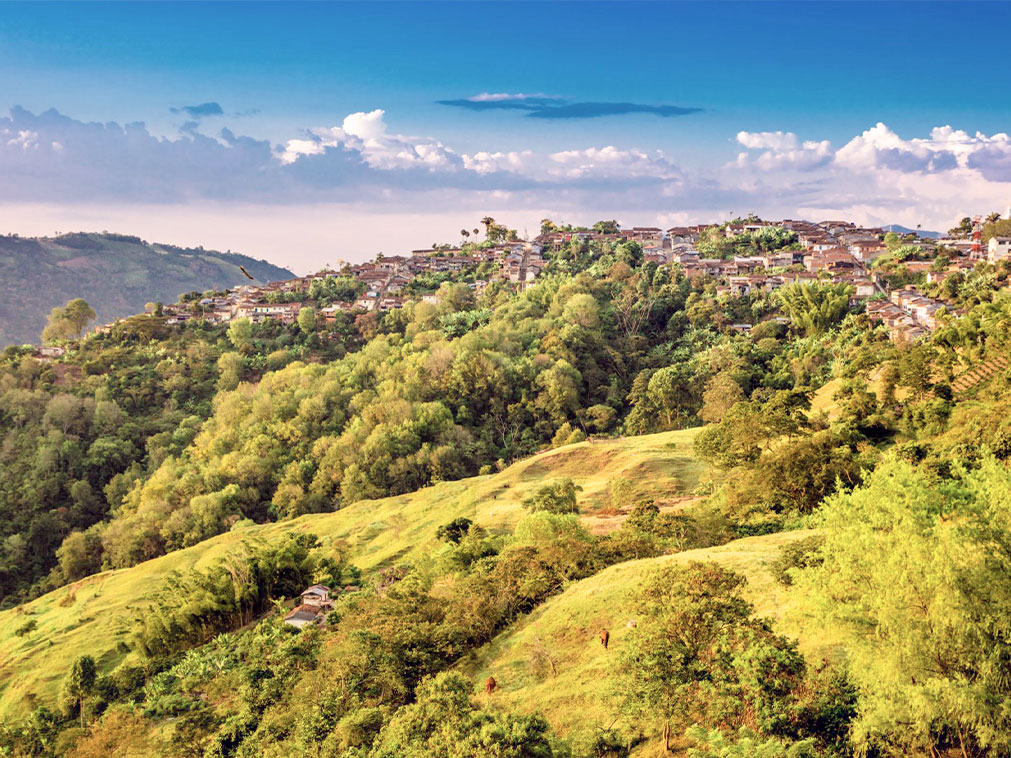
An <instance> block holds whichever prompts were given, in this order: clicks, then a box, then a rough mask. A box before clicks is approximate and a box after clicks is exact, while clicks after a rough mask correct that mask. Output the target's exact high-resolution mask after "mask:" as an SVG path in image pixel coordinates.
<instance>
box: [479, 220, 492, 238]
mask: <svg viewBox="0 0 1011 758" xmlns="http://www.w3.org/2000/svg"><path fill="white" fill-rule="evenodd" d="M481 223H482V224H484V234H485V236H486V237H487V236H488V234H490V233H491V225H492V224H494V223H495V219H493V218H492V217H491V216H485V217H484V218H483V219H481Z"/></svg>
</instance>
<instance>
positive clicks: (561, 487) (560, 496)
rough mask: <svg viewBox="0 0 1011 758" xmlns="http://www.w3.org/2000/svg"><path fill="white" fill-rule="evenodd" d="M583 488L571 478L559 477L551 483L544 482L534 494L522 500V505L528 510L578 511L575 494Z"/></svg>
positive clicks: (551, 511)
mask: <svg viewBox="0 0 1011 758" xmlns="http://www.w3.org/2000/svg"><path fill="white" fill-rule="evenodd" d="M582 491H583V488H582V487H580V486H579V485H577V484H576V483H575V482H573V481H572V480H571V479H561V480H559V481H557V482H553V483H551V484H545V485H544V486H542V487H540V488H539V489H538V490H537V491H536V492H534V494H532V495H530V496H529V497H527V498H525V499H524V500H523V507H524V508H526V509H527V510H529V511H532V512H535V513H536V512H537V511H547V512H548V513H579V506H578V505H577V504H576V494H577V493H579V492H582Z"/></svg>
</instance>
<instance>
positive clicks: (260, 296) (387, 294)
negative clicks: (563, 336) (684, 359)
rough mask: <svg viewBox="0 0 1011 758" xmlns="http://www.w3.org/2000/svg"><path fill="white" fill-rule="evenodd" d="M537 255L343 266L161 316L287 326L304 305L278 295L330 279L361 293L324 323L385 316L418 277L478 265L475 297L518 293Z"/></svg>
mask: <svg viewBox="0 0 1011 758" xmlns="http://www.w3.org/2000/svg"><path fill="white" fill-rule="evenodd" d="M541 251H542V247H541V244H540V243H539V242H537V241H534V242H527V241H523V240H519V241H506V242H502V243H500V244H497V245H494V246H491V247H486V248H475V249H472V250H469V251H468V253H469V254H467V255H464V254H463V251H462V250H460V249H458V248H446V247H443V248H430V249H425V250H414V251H412V253H411V255H397V256H385V257H384V256H379V257H378V258H377V259H376V260H375V261H370V262H367V263H358V264H353V265H345V266H344V267H343V268H341V270H340V271H334V270H324V271H320V272H318V273H316V274H311V275H309V276H300V277H295V278H294V279H286V280H284V281H279V282H270V283H268V284H265V285H263V286H253V285H244V286H241V287H236V288H234V289H232V290H229V291H227V292H222V293H220V294H215V295H214V296H213V297H206V298H203V299H201V300H199V301H198V302H196V303H176V304H173V305H167V306H164V308H163V313H164V315H165V316H166V317H167V322H168V323H169V324H182V323H185V322H186V321H188V320H190V319H195V318H201V319H204V320H206V321H208V322H210V323H214V324H224V323H228V322H229V321H232V320H234V319H239V318H246V319H249V320H250V321H252V322H253V323H260V322H262V321H265V320H267V319H275V320H278V321H281V322H282V323H286V324H291V323H294V322H295V320H296V319H297V318H298V313H299V311H300V310H301V308H302V307H303V303H302V302H300V300H299V299H296V298H292V301H291V302H271V301H276V300H277V299H278V293H282V294H283V293H291V294H292V295H296V294H301V293H305V292H308V291H309V289H310V288H311V287H312V285H313V282H316V281H322V280H326V279H328V278H335V277H349V278H352V279H354V280H356V281H357V282H359V283H360V285H361V287H362V289H363V292H362V293H361V295H360V296H358V297H357V298H356V299H355V300H353V301H350V302H338V303H335V304H334V305H332V306H328V307H326V308H323V309H321V312H322V314H323V316H324V317H325V318H327V319H328V320H334V319H335V318H336V314H337V313H338V312H341V311H345V312H351V311H364V312H370V311H389V310H392V309H394V308H400V307H402V306H403V305H404V303H406V302H407V299H408V298H407V296H406V295H407V292H406V290H407V288H408V286H409V285H410V284H411V282H412V281H413V280H414V279H415V277H417V276H419V275H422V274H429V273H434V274H441V273H460V272H463V271H467V270H476V269H477V268H478V267H479V266H481V265H482V264H491V265H490V266H489V268H490V269H491V273H490V274H489V277H488V278H487V279H475V280H474V281H472V282H469V286H470V287H471V288H472V289H473V290H474V291H475V294H478V295H480V294H481V293H482V292H483V291H484V290H485V288H486V287H487V286H488V284H489V282H490V281H494V280H496V279H497V280H501V281H505V282H511V283H513V284H517V285H519V286H520V287H523V286H525V285H526V284H527V283H529V282H532V281H534V280H535V279H536V278H537V277H538V276H539V275H540V273H541V271H542V270H543V268H544V265H545V263H544V259H543V257H542V255H541ZM420 299H422V300H425V301H429V302H438V300H437V297H436V295H435V294H433V293H429V294H421V295H420Z"/></svg>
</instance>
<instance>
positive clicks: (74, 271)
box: [0, 232, 293, 347]
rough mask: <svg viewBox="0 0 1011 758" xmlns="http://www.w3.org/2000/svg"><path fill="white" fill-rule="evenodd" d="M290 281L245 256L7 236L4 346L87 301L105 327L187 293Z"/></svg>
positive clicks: (3, 248)
mask: <svg viewBox="0 0 1011 758" xmlns="http://www.w3.org/2000/svg"><path fill="white" fill-rule="evenodd" d="M240 266H244V267H245V269H246V270H247V271H248V272H249V274H250V275H251V276H253V277H254V278H255V280H256V281H259V282H261V283H262V282H267V281H273V280H278V279H288V278H291V277H292V276H293V274H292V273H291V272H290V271H288V270H287V269H284V268H280V267H278V266H274V265H273V264H270V263H267V262H266V261H263V260H257V259H255V258H251V257H249V256H246V255H239V254H237V253H231V252H226V253H222V252H219V251H217V250H205V249H204V248H202V247H197V248H184V247H177V246H175V245H168V244H160V243H149V242H146V241H144V240H142V239H140V238H139V237H134V236H129V235H123V234H109V233H105V232H103V233H101V234H93V233H84V232H78V233H72V234H63V235H60V236H58V237H38V238H30V237H19V236H16V235H10V236H5V237H0V347H3V346H6V345H10V344H19V343H26V342H36V341H38V340H39V336H40V334H41V333H42V329H43V328H44V327H45V325H46V316H47V315H48V313H49V311H50V310H52V309H53V308H54V307H56V306H60V305H63V304H64V303H66V302H67V301H68V300H71V299H73V298H78V297H80V298H84V299H85V300H87V301H88V304H89V305H91V307H92V308H94V309H95V313H96V314H97V316H98V322H99V323H105V322H108V321H111V320H113V319H116V318H121V317H124V316H129V315H131V314H134V313H138V312H140V311H142V310H143V309H144V305H145V303H148V302H153V301H159V300H160V301H164V302H175V300H176V298H177V297H178V296H179V295H180V294H182V293H183V292H189V291H192V290H199V291H205V290H210V289H215V288H219V289H220V288H227V287H234V286H236V285H239V284H242V283H244V282H248V281H249V280H248V279H247V278H246V277H245V276H244V275H243V273H242V271H241V270H240V268H239V267H240Z"/></svg>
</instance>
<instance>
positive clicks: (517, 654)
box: [460, 531, 835, 754]
mask: <svg viewBox="0 0 1011 758" xmlns="http://www.w3.org/2000/svg"><path fill="white" fill-rule="evenodd" d="M809 534H811V532H809V531H796V532H785V533H780V534H772V535H767V536H763V537H749V538H747V539H741V540H736V541H734V542H731V543H729V544H726V545H723V546H720V547H715V548H708V549H704V550H692V551H688V552H684V553H679V554H676V555H669V556H663V557H660V558H652V559H644V560H638V561H628V562H626V563H620V564H617V565H615V566H611V567H610V568H608V569H606V570H605V571H602V572H600V573H599V574H596V575H595V576H592V577H589V578H588V579H584V580H582V581H579V582H575V583H573V584H572V585H571V586H570V587H569V588H568V589H567V590H566V591H565V592H564V593H562V594H561V595H559V596H557V597H555V598H552V599H551V600H549V601H548V602H547V603H545V604H544V605H542V606H541V607H540V608H539V609H537V610H536V611H534V612H533V613H531V614H530V615H529V616H527V617H526V618H524V619H522V620H521V621H519V622H517V623H516V624H514V625H513V627H512V628H510V629H509V630H507V631H506V632H504V633H503V634H501V635H499V636H498V637H497V638H496V639H495V640H494V641H492V642H491V643H490V644H489V645H487V646H485V647H484V648H482V649H481V650H479V651H477V652H476V653H474V654H472V655H471V656H469V657H468V658H466V659H465V660H464V661H462V662H461V664H460V668H461V670H462V671H463V672H464V673H466V674H467V675H468V676H471V677H473V678H474V680H475V681H477V682H479V683H481V682H484V681H485V679H487V677H488V676H494V677H495V680H496V682H497V683H498V686H499V688H500V689H498V690H496V692H495V693H494V694H493V695H491V696H490V697H489V696H487V695H485V694H484V693H481V694H480V695H479V698H480V699H481V700H482V701H485V702H487V701H489V700H490V701H491V702H493V703H494V704H495V705H497V706H499V707H501V708H503V709H505V710H511V711H519V712H527V713H533V712H539V713H541V714H543V715H544V716H545V717H546V718H547V719H548V721H549V722H550V723H551V725H552V726H553V727H554V729H555V730H557V731H558V732H559V733H560V734H563V735H566V736H570V737H574V738H576V739H579V738H585V737H586V736H588V735H589V734H591V733H592V732H593V731H594V730H595V729H597V728H600V729H604V728H608V727H609V726H611V725H613V724H616V723H617V724H620V723H621V722H620V721H616V718H617V717H618V715H619V713H620V710H619V695H618V679H617V671H616V670H615V660H616V651H617V649H618V648H620V647H621V644H622V641H623V640H624V638H625V635H626V634H628V633H629V630H628V628H627V623H628V621H629V619H632V618H636V609H635V608H634V605H633V602H632V600H631V593H632V591H633V590H634V589H635V587H636V586H637V585H638V583H639V582H640V581H641V580H642V579H643V578H644V577H645V576H647V575H648V574H649V572H650V571H651V570H652V569H654V568H656V567H658V566H661V565H664V564H667V563H672V562H677V563H681V562H685V561H690V560H713V561H716V562H718V563H720V564H722V565H724V566H726V567H727V568H730V569H733V570H735V571H738V572H740V573H742V574H744V575H745V576H746V577H747V579H748V583H747V585H746V589H745V595H746V596H747V598H748V600H749V601H750V602H751V603H752V604H753V605H754V606H755V608H756V612H757V613H758V614H759V615H761V616H766V617H770V618H772V619H774V622H775V626H776V629H777V631H779V632H780V633H782V634H785V635H787V636H789V637H791V638H794V639H798V640H799V641H800V649H801V651H802V652H803V653H804V655H805V656H806V657H807V658H808V660H810V661H820V660H821V659H822V658H825V657H829V656H832V655H833V653H834V650H835V646H834V644H833V641H832V640H831V639H830V638H828V637H826V636H825V635H824V633H823V632H820V631H816V630H814V629H811V628H806V626H805V622H804V621H803V618H802V615H801V614H800V613H796V612H794V611H795V609H796V606H797V603H798V597H797V596H796V595H795V594H793V593H791V592H790V590H788V589H787V588H786V587H783V586H782V585H780V584H778V583H777V582H776V581H775V580H774V579H773V578H772V576H771V575H770V574H769V572H768V569H767V566H768V564H769V563H770V562H771V561H772V560H774V559H775V558H776V557H777V555H778V554H779V551H780V549H781V548H782V546H783V545H785V544H787V543H789V542H791V541H793V540H796V539H800V538H802V537H804V536H807V535H809ZM638 622H640V623H641V622H642V619H638ZM601 629H607V630H608V631H609V632H610V634H611V637H610V644H609V649H608V650H604V648H603V646H602V645H601V644H600V636H599V635H600V630H601ZM538 649H540V650H543V651H546V652H547V653H548V655H550V656H551V658H552V660H553V662H554V666H555V672H554V674H553V675H552V674H551V673H550V669H547V670H543V669H542V670H538V669H537V668H536V667H535V666H534V664H533V663H532V655H531V654H532V652H533V651H535V650H538ZM645 726H649V725H645ZM652 749H653V747H652V746H647V747H645V748H644V750H645V751H646V752H645V753H643V754H648V753H649V751H650V750H652Z"/></svg>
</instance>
